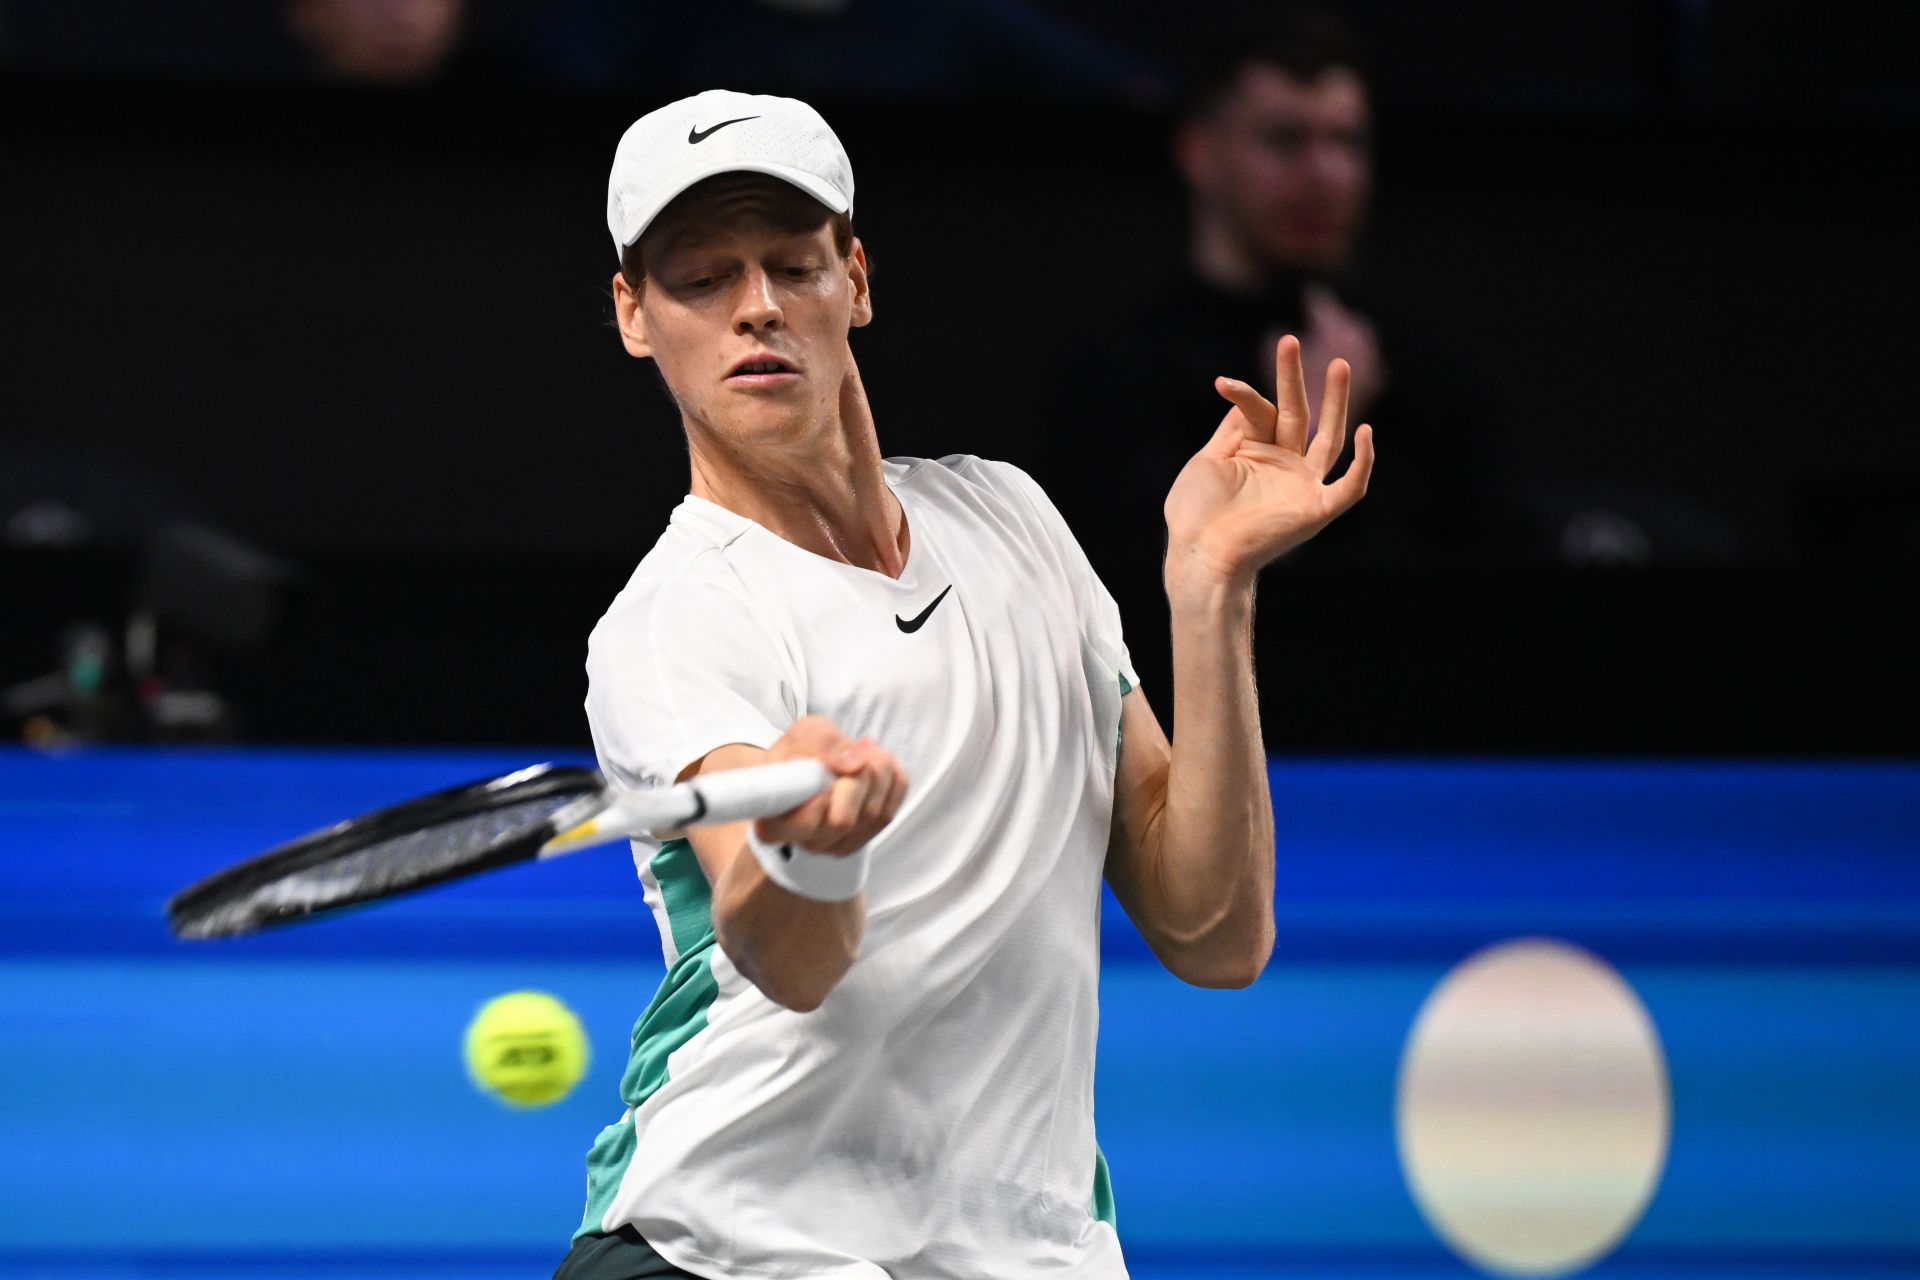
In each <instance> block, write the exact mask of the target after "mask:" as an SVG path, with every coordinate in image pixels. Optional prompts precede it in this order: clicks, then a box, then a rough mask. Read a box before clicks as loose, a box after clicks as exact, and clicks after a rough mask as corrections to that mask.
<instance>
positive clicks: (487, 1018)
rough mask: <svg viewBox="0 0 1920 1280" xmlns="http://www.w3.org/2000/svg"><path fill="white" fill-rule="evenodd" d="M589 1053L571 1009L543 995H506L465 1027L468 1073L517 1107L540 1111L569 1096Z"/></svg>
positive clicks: (584, 1034)
mask: <svg viewBox="0 0 1920 1280" xmlns="http://www.w3.org/2000/svg"><path fill="white" fill-rule="evenodd" d="M591 1056H592V1051H591V1049H590V1047H589V1046H588V1044H587V1031H586V1028H585V1027H583V1026H581V1025H580V1019H579V1018H577V1017H575V1016H574V1012H573V1010H571V1009H569V1008H567V1006H566V1005H564V1004H562V1003H560V1001H558V1000H556V999H555V998H554V997H552V996H550V995H548V994H547V993H546V992H544V991H509V992H508V993H507V994H505V995H503V996H495V997H494V998H493V999H491V1000H489V1001H487V1002H486V1003H485V1004H483V1005H481V1006H480V1012H479V1013H477V1014H475V1015H474V1018H473V1021H472V1022H471V1023H469V1024H468V1025H467V1072H468V1074H469V1075H471V1076H472V1077H473V1082H474V1083H475V1084H477V1085H479V1086H480V1087H481V1088H482V1089H483V1090H485V1091H486V1092H488V1093H491V1094H493V1095H495V1096H496V1097H498V1098H501V1099H503V1100H504V1101H507V1102H510V1103H512V1104H513V1105H514V1106H516V1107H544V1106H548V1105H549V1104H551V1103H555V1102H558V1101H560V1099H562V1098H564V1097H566V1096H567V1094H568V1093H570V1092H572V1090H573V1086H574V1085H576V1084H579V1083H580V1077H581V1076H583V1075H585V1074H586V1073H587V1062H588V1059H589V1058H590V1057H591Z"/></svg>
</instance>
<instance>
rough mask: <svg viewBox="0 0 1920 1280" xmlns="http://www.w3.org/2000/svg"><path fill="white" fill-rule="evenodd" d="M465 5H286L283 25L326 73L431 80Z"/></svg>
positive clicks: (386, 80) (438, 0) (450, 47)
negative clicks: (285, 20) (285, 25)
mask: <svg viewBox="0 0 1920 1280" xmlns="http://www.w3.org/2000/svg"><path fill="white" fill-rule="evenodd" d="M466 16H467V6H466V3H465V0H288V3H287V26H288V28H289V29H290V30H291V31H292V32H293V33H294V35H295V36H296V37H298V38H299V40H300V42H301V43H302V44H304V45H305V46H306V47H307V48H308V50H310V51H311V52H312V54H313V57H314V59H315V61H316V62H317V64H318V65H319V66H320V67H321V68H322V69H323V70H324V71H325V72H327V73H328V74H330V75H333V76H337V77H339V78H340V79H343V80H357V81H361V82H364V83H368V84H386V85H406V84H417V83H420V82H422V81H425V80H429V79H431V78H432V77H433V76H434V74H435V73H436V72H437V71H439V70H440V67H441V65H442V64H444V63H445V62H446V61H447V59H448V57H449V56H450V55H451V54H452V53H453V51H454V49H455V47H456V46H457V45H458V43H459V39H460V33H461V28H462V26H463V25H464V24H465V22H466Z"/></svg>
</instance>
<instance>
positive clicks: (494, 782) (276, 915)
mask: <svg viewBox="0 0 1920 1280" xmlns="http://www.w3.org/2000/svg"><path fill="white" fill-rule="evenodd" d="M832 783H833V774H832V773H830V772H829V771H828V770H827V768H826V766H825V765H823V764H821V763H820V762H819V761H818V760H787V761H783V762H781V763H780V764H767V765H757V766H755V767H753V768H748V769H727V770H722V771H721V772H718V773H713V774H708V775H705V776H702V777H698V778H694V779H692V780H691V781H688V782H682V783H676V784H675V785H673V786H668V787H659V788H656V789H652V790H644V791H626V790H622V789H620V788H617V787H614V786H612V785H611V784H609V783H608V782H607V780H606V779H605V778H604V777H602V776H601V775H600V773H599V771H598V770H595V769H586V768H580V767H577V766H568V765H551V764H539V765H534V766H533V767H532V768H529V769H520V770H517V771H516V772H513V773H509V774H507V775H505V776H504V777H499V778H490V779H487V780H485V781H482V782H474V783H469V784H468V785H466V786H462V787H454V788H451V789H450V790H447V791H437V792H435V793H433V794H432V795H428V796H422V797H420V798H419V799H417V800H409V801H407V802H406V803H404V804H397V805H392V806H390V807H388V808H384V809H376V810H374V811H373V812H372V813H366V814H362V815H361V816H359V817H357V818H349V819H348V820H347V821H345V822H341V823H336V824H335V825H333V826H331V827H328V828H326V829H325V830H324V831H316V832H314V833H313V834H311V835H307V836H302V837H301V838H300V839H298V840H295V841H293V842H292V843H290V844H283V845H281V846H280V847H278V848H276V849H270V850H268V851H267V852H266V853H263V854H261V855H260V856H259V857H257V858H250V859H248V860H247V861H245V862H242V863H238V864H236V865H234V866H231V867H228V868H227V869H226V870H224V871H221V872H218V873H217V874H215V875H212V876H209V877H208V878H207V879H205V880H202V881H200V882H199V883H198V884H195V885H192V886H190V887H188V888H186V889H183V890H181V891H180V892H179V893H177V894H175V895H174V897H173V900H172V901H171V902H169V903H168V904H167V920H168V923H169V924H170V925H171V926H172V929H173V932H174V935H175V936H176V937H181V938H229V937H235V936H237V935H240V934H246V933H256V932H258V931H260V930H262V929H267V928H271V927H273V926H276V925H283V924H290V923H292V922H294V921H297V920H307V919H311V918H313V917H314V916H318V915H322V914H325V913H329V912H333V911H337V910H340V909H342V908H345V907H352V906H358V905H360V904H362V903H367V902H374V901H377V900H379V899H382V898H391V897H394V896H395V895H397V894H402V893H408V892H411V891H413V890H415V889H423V888H425V887H427V886H428V885H434V884H442V883H444V882H446V881H448V880H458V879H461V878H463V877H465V876H470V875H477V874H479V873H480V872H483V871H492V870H494V869H495V868H497V867H504V866H508V865H510V864H512V863H515V862H529V861H533V860H535V859H539V858H551V857H556V856H558V855H560V854H563V853H572V852H573V851H574V850H576V849H585V848H588V847H590V846H593V845H598V844H607V843H609V842H611V841H614V840H622V839H626V838H629V837H631V836H636V835H641V834H645V833H652V834H654V835H659V836H668V835H674V834H678V833H679V832H681V831H683V830H685V829H686V828H688V827H695V826H704V825H706V824H709V823H716V822H739V821H741V820H743V819H747V818H766V817H771V816H773V815H774V814H777V813H785V812H786V811H787V810H789V809H793V808H796V807H798V806H799V805H800V804H802V803H804V802H805V801H806V800H808V799H810V798H811V797H813V796H815V795H817V794H818V793H820V792H821V791H824V790H826V789H827V787H829V786H831V785H832Z"/></svg>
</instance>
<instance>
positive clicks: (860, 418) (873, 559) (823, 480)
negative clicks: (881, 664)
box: [688, 370, 909, 578]
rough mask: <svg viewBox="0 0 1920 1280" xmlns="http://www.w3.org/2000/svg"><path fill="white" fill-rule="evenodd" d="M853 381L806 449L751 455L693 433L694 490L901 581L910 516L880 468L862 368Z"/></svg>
mask: <svg viewBox="0 0 1920 1280" xmlns="http://www.w3.org/2000/svg"><path fill="white" fill-rule="evenodd" d="M849 378H850V383H851V385H850V387H849V388H848V389H847V394H843V395H842V397H841V404H840V407H839V412H838V413H837V414H836V415H835V420H834V421H832V422H830V423H826V424H823V425H822V429H821V430H819V431H817V432H810V433H808V437H809V443H808V446H807V447H806V448H805V449H803V450H793V451H787V450H780V451H774V450H755V451H753V452H751V453H746V452H742V451H739V450H733V449H728V448H726V447H724V445H722V444H720V441H719V439H717V438H716V437H715V436H714V435H713V434H711V433H708V432H704V431H700V430H697V429H695V430H689V432H688V441H689V445H690V448H689V450H688V452H689V454H690V456H691V459H692V463H693V483H692V489H691V492H692V493H693V494H694V496H695V497H699V498H705V499H706V500H707V501H709V502H712V503H716V504H718V505H719V506H722V507H725V508H726V509H727V510H729V511H732V512H734V513H736V514H738V515H743V516H745V517H746V518H747V519H749V520H751V521H753V522H754V523H755V524H758V525H760V526H761V527H762V528H764V529H766V530H768V531H769V532H771V533H774V534H777V535H778V536H780V537H782V538H785V539H786V540H787V541H788V542H791V543H793V544H794V545H795V546H797V547H799V548H801V549H802V550H805V551H811V552H813V554H815V555H817V556H824V557H825V558H826V559H829V560H838V561H840V562H841V563H842V564H850V565H854V566H856V567H858V568H862V569H870V570H872V571H873V572H875V573H881V574H885V575H886V576H887V577H889V578H897V577H899V576H900V574H901V572H902V571H903V570H904V569H905V568H906V563H907V550H908V547H909V541H908V539H909V532H908V529H907V522H906V513H905V512H904V511H902V510H901V507H900V500H899V499H898V498H895V497H894V496H893V491H892V490H891V489H889V488H888V487H887V481H886V475H885V473H884V472H883V471H882V470H881V465H880V463H881V458H880V440H879V437H878V436H877V435H876V434H875V432H874V429H873V419H872V416H871V415H870V414H869V413H868V411H867V402H866V392H865V390H864V389H863V388H862V387H861V386H860V385H859V374H858V371H857V370H856V371H853V372H851V373H850V375H849Z"/></svg>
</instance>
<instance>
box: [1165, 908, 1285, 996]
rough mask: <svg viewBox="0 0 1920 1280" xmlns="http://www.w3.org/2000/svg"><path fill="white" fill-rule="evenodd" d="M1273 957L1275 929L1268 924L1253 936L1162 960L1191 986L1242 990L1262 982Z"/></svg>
mask: <svg viewBox="0 0 1920 1280" xmlns="http://www.w3.org/2000/svg"><path fill="white" fill-rule="evenodd" d="M1272 957H1273V926H1272V924H1271V922H1268V923H1266V924H1265V926H1264V927H1263V928H1261V929H1260V930H1258V931H1257V933H1255V934H1254V935H1253V936H1250V937H1246V938H1235V939H1219V940H1215V941H1214V942H1212V944H1211V945H1205V946H1196V947H1190V948H1185V949H1182V950H1181V951H1179V952H1177V953H1173V954H1164V955H1162V956H1161V961H1162V962H1163V963H1164V964H1165V965H1166V966H1167V969H1168V971H1169V972H1171V973H1172V974H1173V976H1174V977H1176V978H1178V979H1180V980H1181V981H1182V982H1184V983H1186V984H1187V985H1189V986H1194V987H1207V988H1209V989H1212V990H1221V991H1238V990H1242V989H1244V988H1247V987H1250V986H1252V985H1253V984H1254V983H1256V982H1258V981H1259V980H1260V975H1261V974H1262V973H1265V972H1266V969H1267V961H1268V960H1270V959H1271V958H1272Z"/></svg>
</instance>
